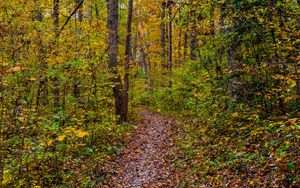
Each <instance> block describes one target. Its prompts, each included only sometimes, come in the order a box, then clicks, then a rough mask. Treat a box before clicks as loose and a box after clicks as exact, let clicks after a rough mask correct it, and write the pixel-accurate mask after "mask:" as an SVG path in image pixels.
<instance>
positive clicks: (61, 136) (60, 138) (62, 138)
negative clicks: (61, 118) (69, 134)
mask: <svg viewBox="0 0 300 188" xmlns="http://www.w3.org/2000/svg"><path fill="white" fill-rule="evenodd" d="M65 137H66V135H60V136H59V137H58V138H57V140H58V141H63V140H64V139H65Z"/></svg>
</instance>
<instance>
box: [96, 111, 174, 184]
mask: <svg viewBox="0 0 300 188" xmlns="http://www.w3.org/2000/svg"><path fill="white" fill-rule="evenodd" d="M141 116H142V122H141V123H140V124H139V125H137V126H136V128H135V130H134V131H133V134H131V136H130V137H129V138H128V139H127V140H126V141H125V143H126V146H125V147H124V148H122V150H121V152H120V154H119V155H118V156H117V157H116V158H115V159H114V161H111V162H109V164H107V165H105V167H104V171H106V174H108V177H107V181H106V182H105V185H102V186H101V187H122V188H126V187H128V188H129V187H130V188H133V187H176V182H177V180H176V179H177V175H176V174H177V173H176V172H175V168H174V167H173V165H172V164H173V162H172V157H171V155H170V153H171V152H172V151H173V150H174V149H175V147H176V146H175V144H174V140H173V138H172V134H173V125H172V124H173V119H172V118H169V117H164V116H160V115H158V114H157V113H154V112H151V111H149V110H142V111H141Z"/></svg>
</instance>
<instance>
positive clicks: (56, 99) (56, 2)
mask: <svg viewBox="0 0 300 188" xmlns="http://www.w3.org/2000/svg"><path fill="white" fill-rule="evenodd" d="M52 19H53V25H54V33H55V36H56V37H58V36H59V0H53V15H52ZM53 84H54V85H53V87H54V88H53V98H54V103H53V106H54V109H55V110H57V109H58V108H59V78H58V77H57V76H56V77H55V78H54V79H53Z"/></svg>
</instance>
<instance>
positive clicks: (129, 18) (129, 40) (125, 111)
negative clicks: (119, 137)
mask: <svg viewBox="0 0 300 188" xmlns="http://www.w3.org/2000/svg"><path fill="white" fill-rule="evenodd" d="M132 11H133V0H129V1H128V13H127V27H126V30H127V36H126V45H125V56H126V57H125V65H124V69H125V75H124V89H123V96H122V108H123V109H122V115H121V120H122V121H127V120H128V90H129V66H130V61H131V60H132V45H131V44H132Z"/></svg>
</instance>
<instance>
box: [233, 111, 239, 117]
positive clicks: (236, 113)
mask: <svg viewBox="0 0 300 188" xmlns="http://www.w3.org/2000/svg"><path fill="white" fill-rule="evenodd" d="M231 116H232V117H238V116H239V113H238V112H234V113H233V114H231Z"/></svg>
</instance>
